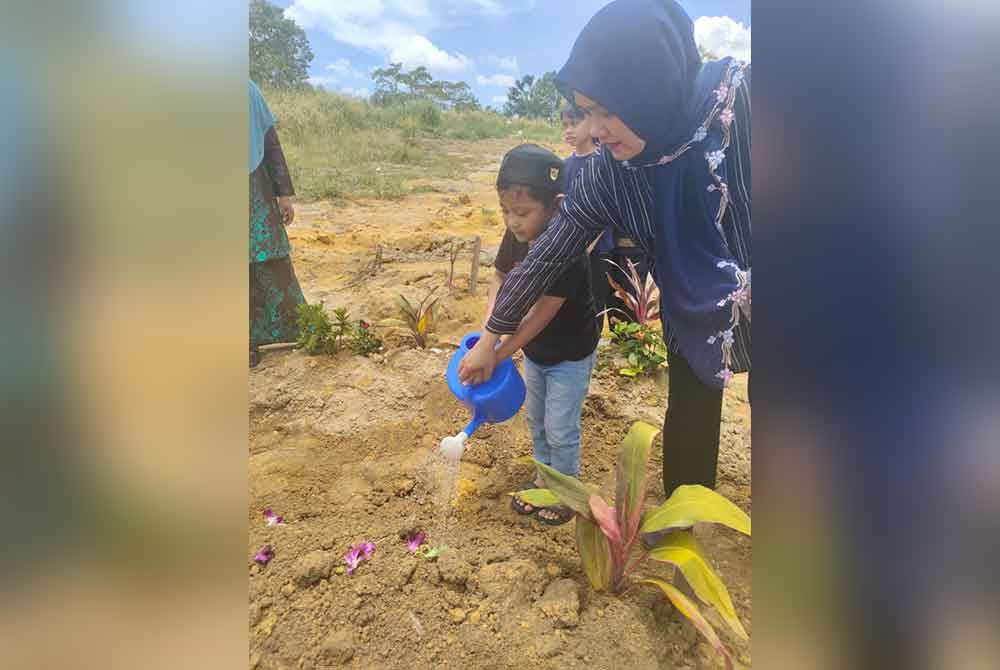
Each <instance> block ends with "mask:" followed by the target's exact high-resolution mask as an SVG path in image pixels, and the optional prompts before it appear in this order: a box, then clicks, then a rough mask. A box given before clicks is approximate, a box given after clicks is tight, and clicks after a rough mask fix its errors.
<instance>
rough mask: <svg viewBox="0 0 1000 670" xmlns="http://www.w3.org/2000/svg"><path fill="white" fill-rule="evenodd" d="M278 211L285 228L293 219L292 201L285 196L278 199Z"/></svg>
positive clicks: (293, 208)
mask: <svg viewBox="0 0 1000 670" xmlns="http://www.w3.org/2000/svg"><path fill="white" fill-rule="evenodd" d="M278 209H279V210H281V220H282V221H283V222H284V224H285V225H286V226H287V225H289V224H290V223H291V222H292V221H293V220H294V219H295V207H293V206H292V199H291V197H289V196H287V195H283V196H281V197H280V198H278Z"/></svg>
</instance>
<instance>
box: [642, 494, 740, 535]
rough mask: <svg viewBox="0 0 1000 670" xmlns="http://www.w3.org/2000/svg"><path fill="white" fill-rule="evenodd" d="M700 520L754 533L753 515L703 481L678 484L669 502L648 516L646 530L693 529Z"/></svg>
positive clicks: (644, 531) (643, 530)
mask: <svg viewBox="0 0 1000 670" xmlns="http://www.w3.org/2000/svg"><path fill="white" fill-rule="evenodd" d="M696 523H718V524H722V525H723V526H729V527H730V528H732V529H733V530H738V531H739V532H741V533H743V534H744V535H750V517H749V516H747V514H746V512H744V511H743V510H741V509H740V508H739V507H737V506H736V505H735V504H734V503H733V502H732V501H730V500H727V499H726V498H724V497H722V496H721V495H719V494H718V493H716V492H715V491H713V490H711V489H708V488H705V487H704V486H701V485H700V484H685V485H684V486H678V487H677V489H676V490H675V491H674V492H673V494H672V495H671V496H670V497H669V498H667V500H666V502H664V503H663V504H662V505H660V506H659V507H658V508H656V509H655V510H654V511H653V512H651V513H650V514H647V515H646V519H645V521H644V522H643V524H642V528H641V529H640V530H641V532H642V533H658V532H661V531H664V530H670V529H672V528H689V527H691V526H693V525H694V524H696Z"/></svg>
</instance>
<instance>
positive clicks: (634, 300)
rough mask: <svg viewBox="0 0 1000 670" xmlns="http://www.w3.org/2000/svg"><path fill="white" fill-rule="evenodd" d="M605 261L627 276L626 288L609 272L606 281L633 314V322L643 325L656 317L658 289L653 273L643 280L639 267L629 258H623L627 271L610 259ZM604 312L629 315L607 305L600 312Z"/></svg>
mask: <svg viewBox="0 0 1000 670" xmlns="http://www.w3.org/2000/svg"><path fill="white" fill-rule="evenodd" d="M605 262H607V263H610V264H611V265H614V266H615V267H616V268H618V269H619V270H621V271H622V272H623V273H624V274H625V276H626V277H627V278H628V284H629V285H628V288H625V287H623V286H621V285H620V284H619V283H618V282H616V281H615V280H614V279H612V278H611V275H610V274H608V275H607V277H608V283H609V284H611V288H612V289H614V295H615V297H617V298H618V299H619V300H621V301H622V302H623V303H625V304H626V305H627V306H628V308H629V309H630V310H632V313H633V314H635V322H636V323H638V324H639V325H643V324H645V323H648V322H649V321H652V320H653V319H655V318H657V317H658V316H659V315H660V289H659V287H657V285H656V281H654V279H653V273H649V274H648V275H646V281H643V280H642V276H641V275H640V274H639V269H638V268H637V267H636V265H635V263H633V262H632V259H631V258H626V259H625V263H626V265H627V266H628V270H627V271H626V270H625V268H623V267H622V266H620V265H618V263H615V262H614V261H612V260H609V259H605ZM605 312H619V313H620V314H623V315H625V316H629V315H628V314H626V313H625V312H623V311H622V310H620V309H618V308H617V307H609V308H608V309H606V310H604V312H601V313H602V314H604V313H605Z"/></svg>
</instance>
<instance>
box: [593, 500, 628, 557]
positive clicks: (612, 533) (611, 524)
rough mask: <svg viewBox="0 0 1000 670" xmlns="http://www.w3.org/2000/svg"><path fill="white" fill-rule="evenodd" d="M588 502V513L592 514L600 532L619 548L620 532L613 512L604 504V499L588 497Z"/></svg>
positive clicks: (620, 542) (620, 541)
mask: <svg viewBox="0 0 1000 670" xmlns="http://www.w3.org/2000/svg"><path fill="white" fill-rule="evenodd" d="M588 502H589V503H590V511H591V512H593V513H594V520H596V521H597V525H599V526H600V527H601V532H603V533H604V535H605V536H607V538H608V540H609V541H611V543H612V544H613V545H615V546H619V547H620V546H621V544H622V532H621V529H620V528H619V527H618V521H617V520H615V511H614V510H613V509H612V508H610V507H608V503H606V502H604V498H602V497H601V496H596V495H594V496H590V499H589V501H588Z"/></svg>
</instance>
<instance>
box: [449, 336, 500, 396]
mask: <svg viewBox="0 0 1000 670" xmlns="http://www.w3.org/2000/svg"><path fill="white" fill-rule="evenodd" d="M497 339H498V336H497V335H494V334H493V333H491V332H489V331H483V334H482V336H481V337H480V338H479V341H478V342H476V346H474V347H472V349H471V350H470V351H469V353H467V354H466V355H465V357H464V358H462V361H461V363H459V364H458V378H459V379H460V380H461V381H462V383H463V384H482V383H483V382H484V381H486V380H488V379H489V378H490V377H492V376H493V368H495V367H496V364H497V359H496V351H495V349H494V348H495V347H496V343H497Z"/></svg>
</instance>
